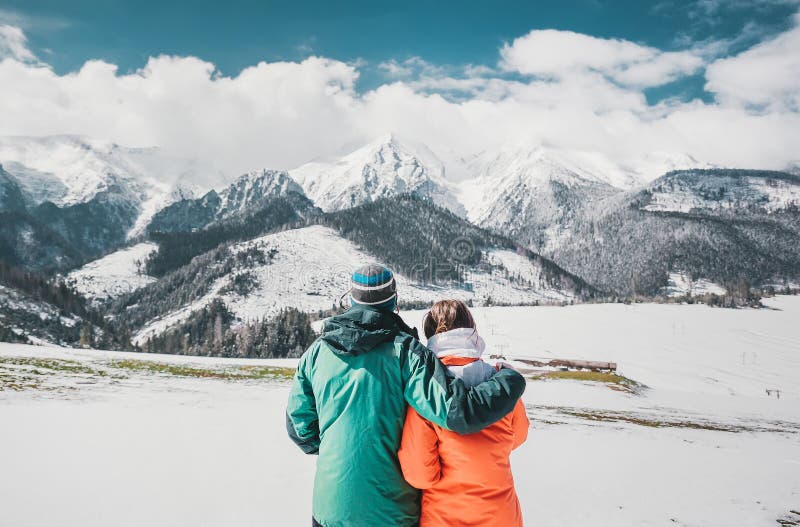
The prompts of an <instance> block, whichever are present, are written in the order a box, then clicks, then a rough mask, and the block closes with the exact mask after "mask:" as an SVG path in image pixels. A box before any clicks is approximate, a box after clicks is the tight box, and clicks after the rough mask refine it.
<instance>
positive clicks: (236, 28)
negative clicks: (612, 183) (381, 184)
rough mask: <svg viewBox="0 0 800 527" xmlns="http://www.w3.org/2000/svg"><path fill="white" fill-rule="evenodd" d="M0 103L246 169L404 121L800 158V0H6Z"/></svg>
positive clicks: (59, 128)
mask: <svg viewBox="0 0 800 527" xmlns="http://www.w3.org/2000/svg"><path fill="white" fill-rule="evenodd" d="M0 115H2V116H3V119H0V135H31V136H44V135H53V134H78V135H82V136H86V137H90V138H95V139H98V140H103V141H114V142H117V143H120V144H123V145H128V146H155V147H159V148H162V149H163V150H164V151H165V152H168V153H169V154H173V155H175V156H178V157H188V158H191V159H196V160H199V161H201V162H202V164H203V165H202V166H206V165H207V166H209V167H214V170H219V171H220V172H222V173H225V174H228V175H231V174H233V175H235V174H238V173H242V172H244V171H247V170H253V169H258V168H264V167H269V168H281V169H290V168H292V167H295V166H298V165H299V164H302V163H304V162H307V161H308V160H310V159H314V158H317V157H328V156H334V155H341V154H342V153H344V152H346V151H347V149H348V148H351V147H354V146H358V145H363V144H365V143H367V142H369V141H372V140H374V139H375V138H377V137H384V136H385V134H386V133H387V132H392V133H393V134H396V136H397V137H402V138H406V139H410V140H411V141H413V142H418V143H424V144H425V145H426V146H428V147H429V148H430V149H431V150H432V151H433V152H434V153H435V154H436V155H438V156H440V157H442V158H447V159H450V160H453V159H455V160H458V159H464V158H468V157H469V156H471V155H473V154H475V153H478V152H485V151H492V150H494V149H499V148H505V147H515V148H519V147H521V148H524V149H533V148H548V149H556V150H560V151H563V152H567V153H568V155H569V156H576V157H581V158H583V159H592V160H593V161H592V163H595V164H599V165H602V166H604V167H616V168H614V170H621V171H626V172H634V173H643V174H644V175H646V176H650V177H652V176H653V174H656V175H658V172H659V171H663V170H666V169H669V167H672V166H677V165H676V164H675V162H676V161H675V160H686V159H689V160H695V161H689V162H690V163H692V164H711V165H716V166H729V167H739V168H771V169H787V168H792V167H800V134H798V133H797V130H800V0H685V1H679V0H657V1H654V2H644V1H632V0H630V1H628V0H624V1H623V0H621V1H610V0H560V1H550V2H510V1H508V0H496V1H488V0H484V1H471V0H463V1H460V2H435V1H430V2H418V1H404V2H391V3H389V2H380V1H370V2H367V1H361V0H358V1H350V2H283V1H281V2H276V1H263V0H262V1H242V0H238V1H237V0H229V1H226V2H218V1H215V2H203V1H196V2H174V1H170V2H166V1H151V0H138V1H135V2H134V1H125V2H123V1H120V0H102V1H100V0H94V1H80V0H71V1H64V0H24V1H22V0H0ZM681 162H682V161H681ZM209 170H211V169H210V168H209Z"/></svg>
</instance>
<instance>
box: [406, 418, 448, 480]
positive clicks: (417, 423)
mask: <svg viewBox="0 0 800 527" xmlns="http://www.w3.org/2000/svg"><path fill="white" fill-rule="evenodd" d="M397 457H398V458H400V468H401V469H402V470H403V477H404V478H405V480H406V481H407V482H408V483H409V485H411V486H412V487H415V488H418V489H429V488H431V487H432V486H433V485H434V484H436V482H437V481H439V477H440V476H441V473H442V466H441V464H440V463H439V437H438V436H437V434H436V430H434V428H433V425H432V424H431V423H430V422H429V421H426V420H425V419H423V418H422V417H420V415H419V414H418V413H417V412H416V411H415V410H414V409H413V408H409V409H408V412H407V413H406V422H405V425H403V439H402V440H401V442H400V450H399V451H398V452H397Z"/></svg>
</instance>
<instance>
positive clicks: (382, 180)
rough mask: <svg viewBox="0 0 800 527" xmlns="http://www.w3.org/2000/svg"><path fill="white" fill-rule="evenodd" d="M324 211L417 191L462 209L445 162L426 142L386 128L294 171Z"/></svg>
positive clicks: (445, 204) (298, 180) (445, 205)
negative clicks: (403, 139) (378, 134)
mask: <svg viewBox="0 0 800 527" xmlns="http://www.w3.org/2000/svg"><path fill="white" fill-rule="evenodd" d="M290 174H291V176H292V177H293V178H294V179H295V180H296V181H297V182H298V183H299V184H300V186H302V187H303V190H304V191H305V193H306V195H307V196H308V197H309V198H310V199H311V200H312V201H313V202H314V204H315V205H317V206H318V207H320V208H321V209H322V210H324V211H333V210H340V209H344V208H349V207H354V206H356V205H360V204H362V203H367V202H370V201H374V200H376V199H378V198H381V197H386V196H392V195H396V194H402V193H406V192H415V193H417V194H419V195H421V196H426V197H429V198H431V199H432V200H433V201H434V202H436V203H438V204H440V205H442V206H444V207H447V208H450V209H451V210H453V211H454V212H457V213H459V212H460V213H463V209H462V208H461V206H460V204H459V202H458V201H457V200H456V199H455V197H454V196H453V192H452V190H451V188H450V183H448V181H447V180H446V179H445V167H444V165H443V164H442V162H441V161H440V160H439V159H438V158H437V157H436V156H435V154H433V153H432V152H431V151H430V150H429V149H428V148H427V147H425V146H424V145H415V146H409V144H408V143H407V142H401V141H400V140H398V139H397V137H396V136H394V135H392V134H387V135H386V136H383V137H380V138H378V139H376V140H375V141H373V142H371V143H369V144H368V145H366V146H364V147H362V148H359V149H358V150H356V151H354V152H351V153H349V154H347V155H346V156H344V157H341V158H339V159H335V160H332V161H312V162H310V163H307V164H305V165H302V166H300V167H298V168H295V169H294V170H291V171H290Z"/></svg>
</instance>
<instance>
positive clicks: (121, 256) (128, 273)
mask: <svg viewBox="0 0 800 527" xmlns="http://www.w3.org/2000/svg"><path fill="white" fill-rule="evenodd" d="M157 248H158V246H157V245H156V244H154V243H150V242H143V243H138V244H136V245H133V246H131V247H126V248H124V249H120V250H119V251H116V252H113V253H111V254H109V255H107V256H104V257H102V258H99V259H97V260H94V261H92V262H89V263H88V264H86V265H84V266H83V267H81V268H80V269H76V270H75V271H72V272H71V273H69V274H68V275H67V277H66V278H67V283H68V284H69V285H70V286H72V287H73V289H75V290H76V291H78V292H79V293H81V294H82V295H84V296H85V297H86V298H89V299H91V300H106V299H110V298H115V297H117V296H119V295H121V294H124V293H130V292H131V291H135V290H136V289H138V288H140V287H143V286H145V285H147V284H149V283H151V282H154V281H155V278H153V277H151V276H147V275H146V274H144V262H145V260H146V259H147V257H148V256H150V254H152V253H153V251H155V250H156V249H157Z"/></svg>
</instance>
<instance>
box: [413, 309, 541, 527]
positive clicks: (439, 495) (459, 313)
mask: <svg viewBox="0 0 800 527" xmlns="http://www.w3.org/2000/svg"><path fill="white" fill-rule="evenodd" d="M423 328H424V331H425V336H426V337H427V338H428V348H430V349H431V350H432V351H433V352H434V353H435V354H436V356H437V357H439V359H440V360H441V361H442V363H443V364H444V365H445V366H447V367H448V369H449V370H450V372H451V373H452V374H453V375H455V376H456V377H458V378H460V379H461V380H462V381H464V384H466V385H467V386H474V385H475V384H478V383H480V382H482V381H483V380H485V379H488V378H489V377H491V375H492V373H493V372H494V371H495V369H494V368H493V367H492V366H490V365H489V364H487V363H486V362H483V361H482V360H481V355H482V354H483V350H484V347H485V344H484V341H483V339H482V338H481V337H480V336H479V335H478V333H477V331H476V329H475V321H474V319H473V318H472V314H471V313H470V311H469V308H468V307H467V305H466V304H465V303H464V302H461V301H460V300H443V301H441V302H437V303H436V304H434V305H433V307H432V308H431V310H430V311H429V312H428V314H427V315H426V316H425V321H424V324H423ZM529 426H530V424H529V421H528V416H527V415H526V413H525V406H524V405H523V404H522V401H521V400H520V401H517V405H516V407H515V408H514V410H513V411H512V412H511V413H509V414H508V415H506V416H505V417H504V418H503V419H501V420H500V421H498V422H496V423H495V424H493V425H491V426H490V427H488V428H486V429H484V430H483V431H481V432H478V433H476V434H470V435H458V434H456V433H453V432H450V431H448V430H445V429H443V428H441V427H439V426H436V425H434V424H432V423H430V422H429V421H426V420H425V419H423V418H422V417H420V415H419V414H418V413H417V412H415V411H414V410H413V409H412V408H409V409H408V412H407V413H406V421H405V426H404V428H403V439H402V442H401V445H400V450H399V451H398V457H399V458H400V466H401V468H402V470H403V476H404V477H405V479H406V481H408V483H410V484H411V485H412V486H414V487H416V488H418V489H422V491H423V492H422V514H421V517H420V527H439V526H441V527H466V526H474V527H478V526H481V527H490V526H498V527H501V526H502V527H522V511H521V510H520V506H519V500H518V499H517V493H516V492H515V491H514V478H513V476H512V475H511V464H510V462H509V454H511V451H512V450H514V449H515V448H517V447H518V446H520V445H521V444H522V443H523V442H525V439H526V438H527V437H528V427H529Z"/></svg>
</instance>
